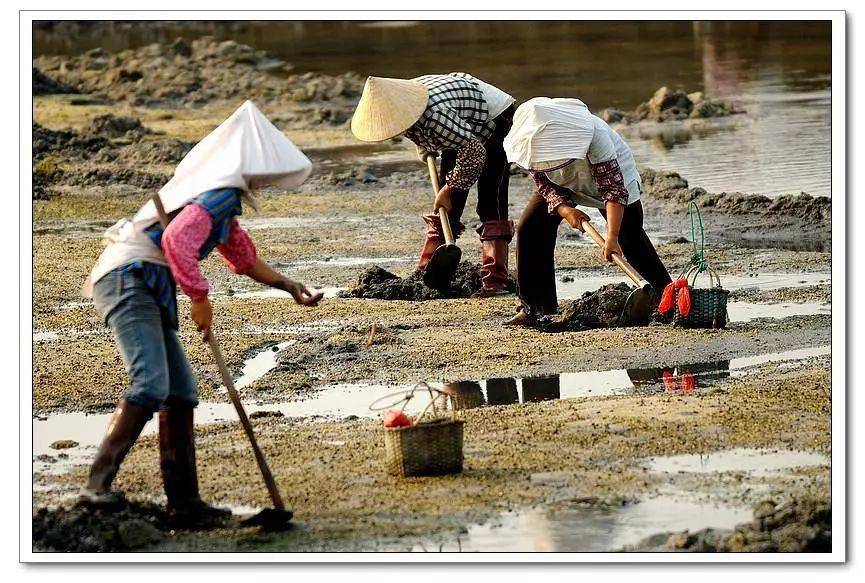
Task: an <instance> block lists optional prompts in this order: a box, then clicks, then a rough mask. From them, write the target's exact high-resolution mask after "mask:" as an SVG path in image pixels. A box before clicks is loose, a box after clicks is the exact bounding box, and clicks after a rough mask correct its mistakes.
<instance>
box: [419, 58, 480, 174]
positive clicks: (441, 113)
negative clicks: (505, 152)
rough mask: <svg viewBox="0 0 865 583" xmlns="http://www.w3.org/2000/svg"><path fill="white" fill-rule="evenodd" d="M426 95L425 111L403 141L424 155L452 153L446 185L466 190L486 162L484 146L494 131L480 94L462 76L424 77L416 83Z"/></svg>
mask: <svg viewBox="0 0 865 583" xmlns="http://www.w3.org/2000/svg"><path fill="white" fill-rule="evenodd" d="M416 80H417V81H420V82H421V83H423V84H424V85H425V86H426V88H427V89H428V91H429V100H428V101H427V108H426V110H425V111H424V112H423V114H422V115H421V117H420V119H419V120H418V121H417V122H415V123H414V125H412V126H411V127H410V128H409V129H408V130H406V132H405V137H407V138H408V139H409V140H411V141H412V142H414V143H415V144H417V145H418V146H419V147H421V148H423V149H424V150H426V151H428V152H441V151H442V150H456V153H457V156H456V165H455V166H454V169H453V170H452V171H451V172H449V173H448V175H447V182H448V184H450V185H451V186H453V187H454V188H457V189H460V190H468V189H469V188H471V186H472V185H473V184H474V183H475V182H477V180H478V177H480V175H481V172H482V171H483V168H484V163H485V161H486V149H485V148H484V142H485V141H486V140H487V139H489V137H490V136H491V135H492V133H493V130H494V129H495V120H493V119H491V118H490V115H489V110H488V107H487V102H486V99H485V98H484V94H483V91H481V89H480V87H479V86H478V85H477V83H475V82H474V78H473V77H471V76H470V75H468V74H465V73H452V74H450V75H424V76H422V77H418V78H417V79H416Z"/></svg>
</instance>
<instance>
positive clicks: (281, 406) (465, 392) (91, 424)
mask: <svg viewBox="0 0 865 583" xmlns="http://www.w3.org/2000/svg"><path fill="white" fill-rule="evenodd" d="M292 344H293V341H286V342H282V343H279V344H277V345H274V346H269V347H267V348H264V349H262V350H261V351H259V352H258V353H257V354H255V355H253V356H252V357H250V358H249V359H247V361H246V362H245V364H244V367H243V370H242V372H241V375H240V376H239V377H238V378H237V379H236V380H235V385H236V386H237V388H238V389H241V388H243V387H245V386H248V385H250V384H251V383H253V382H254V381H256V380H257V379H259V378H261V377H262V376H264V375H265V374H267V373H268V372H270V371H271V370H273V369H274V368H275V367H276V366H277V364H278V355H279V353H280V352H281V351H283V350H286V349H288V348H289V347H290V346H291V345H292ZM830 354H831V347H830V346H819V347H814V348H804V349H798V350H790V351H786V352H777V353H764V354H757V355H753V356H748V357H742V358H734V359H732V360H722V361H714V362H701V363H693V364H687V363H686V364H680V365H675V366H664V367H650V368H631V369H614V370H601V371H584V372H574V373H562V374H554V375H543V376H534V377H523V378H514V377H506V378H494V379H482V380H477V381H475V380H467V381H460V382H453V383H446V384H443V383H430V385H429V386H430V387H432V388H434V389H441V390H443V391H445V392H446V393H447V394H448V395H450V396H449V397H448V398H447V400H445V398H444V396H442V395H440V394H439V393H435V395H436V399H437V400H436V406H437V407H439V410H440V411H445V410H451V409H457V410H460V409H471V408H475V407H481V406H491V405H515V404H519V403H531V402H540V401H548V400H554V399H568V398H576V397H597V396H606V395H617V394H622V395H624V394H633V393H635V392H646V393H657V392H667V393H669V394H690V393H693V392H694V391H700V390H706V389H708V388H711V386H713V384H715V383H717V382H718V381H720V380H724V379H728V378H731V377H737V376H745V375H748V374H750V372H751V371H750V370H749V369H751V368H752V367H754V366H757V365H760V364H765V363H771V362H776V363H780V364H783V365H787V366H789V365H794V364H796V363H797V361H801V360H805V359H809V358H813V357H818V356H825V355H830ZM414 386H416V385H414V384H406V385H377V384H364V383H339V384H331V385H325V386H323V387H318V388H317V389H316V390H315V391H314V392H313V393H312V394H311V396H310V397H309V398H307V399H305V400H302V401H289V402H283V403H266V404H261V403H255V402H254V401H249V400H248V399H247V402H246V403H245V406H246V408H247V412H249V413H254V412H256V411H278V412H280V413H282V414H283V415H284V416H286V417H289V418H305V419H346V418H348V419H351V418H358V417H361V418H375V417H377V416H379V415H380V414H381V412H380V411H379V409H385V410H386V409H387V408H389V407H391V406H393V407H397V408H398V407H400V406H401V404H402V403H403V401H404V396H405V392H406V391H408V390H409V389H411V388H412V387H414ZM428 395H429V393H427V392H426V391H425V390H424V388H423V387H419V390H418V391H417V392H416V393H415V398H413V399H411V400H410V401H409V402H408V404H407V406H406V408H405V411H406V413H408V414H409V415H417V414H418V413H420V412H421V411H422V410H424V409H425V408H426V406H427V404H428V403H429V398H428ZM374 402H375V404H376V409H377V410H375V411H373V410H371V409H370V406H371V405H372V404H373V403H374ZM109 418H110V414H94V415H88V414H86V413H82V412H74V413H57V414H52V415H48V416H46V417H41V418H34V420H33V455H34V456H40V455H50V456H54V457H56V456H57V455H58V454H59V453H64V454H66V456H68V457H67V458H66V459H61V460H57V461H55V462H42V461H34V469H35V470H36V471H47V472H54V473H56V472H62V471H65V469H67V468H68V467H69V466H70V465H75V464H80V463H84V462H86V461H87V459H88V458H89V456H90V455H91V454H92V450H93V448H95V447H96V446H97V445H98V444H99V441H100V440H101V439H102V436H103V435H104V432H105V429H106V427H107V426H108V421H109ZM236 418H237V417H236V413H235V411H234V407H233V406H232V405H231V404H230V403H229V402H227V401H226V402H221V403H212V402H203V403H201V404H200V405H199V407H198V409H197V410H196V423H198V424H206V423H214V422H220V421H230V420H234V419H236ZM156 429H157V425H156V422H155V420H151V421H150V422H149V423H148V424H147V426H146V427H145V428H144V433H145V434H148V433H154V432H155V431H156ZM60 439H72V440H74V441H76V442H77V443H78V446H76V447H73V448H69V449H64V450H54V449H52V448H51V447H50V446H51V444H52V443H53V442H54V441H56V440H60Z"/></svg>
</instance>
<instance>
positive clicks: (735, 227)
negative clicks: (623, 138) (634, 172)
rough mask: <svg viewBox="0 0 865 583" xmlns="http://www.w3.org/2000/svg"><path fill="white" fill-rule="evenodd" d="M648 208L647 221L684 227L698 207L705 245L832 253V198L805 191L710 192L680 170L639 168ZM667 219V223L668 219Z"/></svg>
mask: <svg viewBox="0 0 865 583" xmlns="http://www.w3.org/2000/svg"><path fill="white" fill-rule="evenodd" d="M640 176H641V177H642V181H643V188H644V196H645V198H646V202H645V203H644V207H645V209H646V214H647V216H649V217H652V216H655V215H658V214H666V215H670V216H675V217H677V218H676V221H677V222H679V223H681V224H683V225H684V224H685V223H684V221H685V220H687V216H686V215H687V213H688V203H689V202H690V201H691V200H694V201H695V202H696V203H697V205H698V206H699V207H700V212H701V214H702V217H703V227H704V229H705V233H706V239H707V241H711V242H712V243H714V244H718V243H732V244H736V245H740V246H745V247H781V248H785V249H794V250H803V251H804V250H808V251H828V250H829V249H830V246H831V239H832V234H831V227H832V199H831V198H829V197H826V196H816V197H815V196H811V195H810V194H807V193H804V192H803V193H799V194H780V195H779V196H777V197H774V198H769V197H767V196H761V195H753V194H743V193H740V192H732V193H730V192H722V193H710V192H706V190H705V189H703V188H700V187H690V186H689V184H688V181H687V180H686V179H684V178H682V176H680V175H679V174H678V173H676V172H667V171H656V170H653V169H651V168H641V169H640ZM666 220H668V221H669V219H666Z"/></svg>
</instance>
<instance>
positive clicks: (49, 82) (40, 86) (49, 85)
mask: <svg viewBox="0 0 865 583" xmlns="http://www.w3.org/2000/svg"><path fill="white" fill-rule="evenodd" d="M63 93H77V91H76V90H75V89H74V88H72V87H70V86H69V85H65V84H63V83H60V82H58V81H55V80H54V79H52V78H50V77H49V76H47V75H45V74H44V73H42V72H41V71H40V70H39V69H37V68H36V67H33V95H55V94H63Z"/></svg>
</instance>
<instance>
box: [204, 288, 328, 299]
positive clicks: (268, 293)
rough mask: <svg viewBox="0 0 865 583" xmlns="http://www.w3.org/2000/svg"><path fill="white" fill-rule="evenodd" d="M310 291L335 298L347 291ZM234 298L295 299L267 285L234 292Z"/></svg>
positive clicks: (321, 289)
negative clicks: (262, 287) (261, 287)
mask: <svg viewBox="0 0 865 583" xmlns="http://www.w3.org/2000/svg"><path fill="white" fill-rule="evenodd" d="M310 291H311V292H312V293H313V294H315V293H317V292H324V297H325V298H335V297H337V295H339V293H340V292H342V291H345V288H344V287H319V288H310ZM214 295H222V296H227V295H229V294H226V293H222V294H214ZM230 297H232V298H240V299H244V298H246V299H250V298H251V299H262V298H280V299H287V300H291V301H294V299H293V298H292V297H291V294H290V293H288V292H286V291H282V290H281V289H275V288H272V287H267V288H264V289H259V290H250V291H242V292H234V293H232V294H231V296H230Z"/></svg>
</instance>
